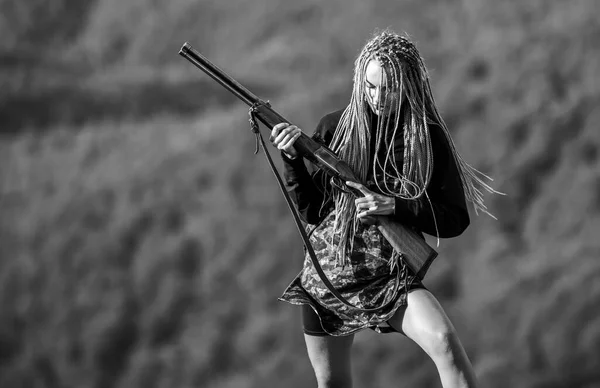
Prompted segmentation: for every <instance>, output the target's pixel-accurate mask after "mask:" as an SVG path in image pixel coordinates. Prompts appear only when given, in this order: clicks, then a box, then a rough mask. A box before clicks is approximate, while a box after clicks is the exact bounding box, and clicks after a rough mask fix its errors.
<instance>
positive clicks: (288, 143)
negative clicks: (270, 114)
mask: <svg viewBox="0 0 600 388" xmlns="http://www.w3.org/2000/svg"><path fill="white" fill-rule="evenodd" d="M301 133H302V132H300V131H297V132H294V133H292V134H289V135H288V136H286V137H284V138H283V140H281V143H280V144H279V148H280V149H282V150H284V151H285V150H287V149H289V148H290V147H292V146H293V145H294V143H295V142H296V140H297V139H298V138H299V137H300V134H301Z"/></svg>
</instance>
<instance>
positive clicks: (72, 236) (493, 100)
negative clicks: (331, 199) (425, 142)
mask: <svg viewBox="0 0 600 388" xmlns="http://www.w3.org/2000/svg"><path fill="white" fill-rule="evenodd" d="M284 4H285V5H284ZM599 14H600V3H599V2H597V1H595V0H580V1H577V2H564V1H558V0H545V1H542V0H531V1H527V2H520V1H517V0H512V1H505V2H494V1H491V0H463V1H454V2H447V1H437V0H435V1H428V2H423V1H417V0H405V1H404V0H403V1H372V2H369V3H367V2H359V1H345V2H342V1H341V0H332V1H329V2H327V4H322V3H321V2H317V1H314V0H310V1H304V2H287V3H283V2H278V1H273V0H260V1H253V2H245V1H241V0H230V1H227V2H216V1H189V0H172V1H169V2H162V3H161V2H156V1H150V0H130V1H127V2H122V1H117V0H96V1H79V2H77V3H74V2H67V1H65V0H56V1H53V2H48V1H41V0H29V1H26V2H23V1H16V0H0V36H1V37H2V39H0V85H1V86H2V87H1V88H0V255H1V257H0V305H1V306H2V312H1V313H0V387H3V388H4V387H9V388H13V387H14V388H20V387H27V388H29V387H91V388H92V387H93V388H104V387H157V388H158V387H206V388H208V387H225V388H251V387H265V386H267V387H270V386H281V387H291V388H293V387H306V386H314V384H315V383H314V378H313V377H312V370H311V368H310V364H309V361H308V358H307V356H306V352H305V349H304V341H303V337H302V334H301V324H300V319H299V318H300V313H299V310H298V309H297V308H295V307H293V306H288V305H285V304H283V303H280V302H277V300H276V299H277V297H278V296H279V295H280V293H281V292H282V291H283V289H284V288H285V287H286V286H287V284H288V283H289V282H290V281H291V280H292V278H293V277H294V276H295V275H296V273H297V272H298V271H299V270H300V267H301V261H302V257H301V256H302V255H301V252H302V249H301V244H300V241H299V237H298V236H297V231H296V230H295V227H294V225H293V223H292V219H291V217H290V215H289V213H288V210H287V208H286V206H285V203H284V201H283V198H281V195H280V193H279V190H278V188H277V186H276V184H275V181H274V179H273V176H272V174H271V172H270V171H269V170H268V166H267V165H266V163H265V161H264V157H262V156H260V155H258V156H254V155H253V154H252V152H253V150H254V139H253V136H252V134H251V133H250V132H249V128H248V122H247V113H246V112H247V111H246V110H247V107H246V106H244V105H243V103H241V102H240V101H238V100H237V99H235V98H234V97H233V96H231V95H229V94H228V93H227V92H226V91H224V90H222V89H221V88H220V87H219V86H218V85H216V83H214V82H212V81H211V80H210V79H209V78H208V77H207V76H205V75H204V74H203V73H202V72H200V71H199V70H197V69H196V68H194V67H193V66H192V65H191V64H189V63H188V62H187V61H185V60H184V59H182V58H181V57H180V56H178V55H177V52H178V50H179V48H180V47H181V45H182V44H183V43H184V42H185V41H189V42H190V43H191V44H192V45H193V46H194V47H196V48H197V49H198V50H200V51H201V52H203V53H204V54H205V55H206V56H208V57H209V58H210V59H211V61H213V62H214V63H215V64H217V65H218V66H220V67H221V68H223V69H224V70H226V71H227V72H228V73H229V74H231V75H232V76H234V77H235V78H236V79H238V80H239V81H240V82H242V83H244V84H245V85H247V86H248V88H250V89H251V90H253V91H254V92H255V93H256V94H258V95H259V96H260V97H262V98H264V99H268V100H270V101H271V102H272V103H273V105H274V107H275V108H276V109H277V110H278V111H280V112H281V113H282V114H283V115H284V116H285V117H287V118H289V119H290V120H292V121H293V122H295V123H297V124H298V125H300V126H301V127H303V128H304V129H305V130H306V131H308V132H310V131H312V128H313V127H314V126H315V124H316V123H317V121H318V119H319V118H320V117H321V116H323V115H324V114H326V113H328V112H330V111H332V110H334V109H338V108H341V107H343V106H344V105H345V104H346V103H347V101H348V98H349V91H350V88H351V75H352V62H353V60H354V57H355V56H356V55H357V54H358V52H359V50H360V48H361V46H362V44H364V42H365V41H366V40H367V39H368V37H369V36H370V35H371V33H372V32H373V31H374V30H375V29H376V28H385V27H391V28H393V29H395V30H397V31H407V32H409V33H410V35H411V36H412V37H413V38H414V39H415V41H416V42H417V45H418V47H419V49H420V51H421V53H422V54H423V56H424V57H425V60H426V63H427V65H428V67H429V69H430V73H431V76H432V82H433V85H432V86H433V88H434V93H435V97H436V100H437V101H438V104H439V106H440V109H441V111H442V115H443V117H444V118H445V120H446V121H447V123H448V125H449V127H450V128H451V130H452V131H453V134H454V136H455V141H456V142H457V144H458V148H459V150H460V151H461V152H462V154H463V156H464V158H465V159H466V160H468V161H469V162H470V163H471V164H472V165H474V166H475V167H477V168H478V169H480V170H482V171H484V172H485V173H487V174H489V175H491V176H493V177H494V178H495V182H494V184H495V187H496V188H498V189H499V190H500V191H503V192H505V193H507V195H506V196H504V197H501V196H496V197H489V198H488V207H489V209H490V210H491V212H492V213H494V214H495V215H497V217H498V220H497V221H495V220H493V219H491V218H489V217H487V216H480V217H476V216H475V215H474V214H473V217H472V226H471V228H470V229H469V230H468V231H467V232H466V233H465V234H464V235H463V236H462V237H460V238H457V239H452V240H443V241H442V242H441V245H440V247H439V249H438V250H439V251H440V258H439V259H438V260H437V261H436V262H435V263H434V265H433V267H432V269H431V271H430V273H429V274H428V278H427V279H426V280H427V282H426V284H427V286H428V287H429V288H430V289H431V290H432V291H433V292H434V293H435V294H436V296H437V297H438V298H439V299H440V301H441V303H442V304H443V306H444V307H445V308H446V310H447V312H448V314H449V315H450V316H451V318H452V319H453V321H454V323H455V326H456V327H457V330H458V331H459V334H460V335H461V338H462V340H463V342H464V344H465V346H466V347H467V350H468V352H469V355H470V357H471V359H472V361H473V363H474V366H475V368H476V371H477V373H478V376H479V378H480V381H481V386H485V387H506V386H513V387H528V388H546V387H550V388H562V387H565V388H567V387H568V388H572V387H582V388H592V387H600V372H598V368H597V365H598V364H600V352H599V349H600V310H598V308H597V306H598V305H599V303H600V260H599V257H600V240H599V239H598V231H599V230H600V217H599V215H600V161H599V157H598V153H599V150H600V131H599V130H598V122H600V108H599V106H600V77H599V76H598V74H600V47H598V44H597V42H598V41H600V19H599V18H598V15H599ZM355 344H356V345H355V351H354V365H355V385H356V386H357V387H363V386H369V387H387V386H398V385H403V386H404V385H405V386H413V387H437V386H439V382H438V378H437V374H436V372H435V368H434V366H433V364H432V363H431V361H429V359H428V358H427V357H426V356H425V355H424V354H423V353H422V352H421V351H420V350H419V349H418V348H417V347H416V346H415V345H413V344H412V343H411V342H410V341H408V340H407V339H405V338H403V337H400V336H393V337H384V336H379V335H376V334H375V333H372V332H364V333H362V334H361V335H359V336H357V339H356V341H355ZM374 371H375V373H374Z"/></svg>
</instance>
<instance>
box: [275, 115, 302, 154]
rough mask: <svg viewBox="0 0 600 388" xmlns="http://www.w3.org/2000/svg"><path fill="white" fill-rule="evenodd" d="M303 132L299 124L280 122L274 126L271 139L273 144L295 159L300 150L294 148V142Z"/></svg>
mask: <svg viewBox="0 0 600 388" xmlns="http://www.w3.org/2000/svg"><path fill="white" fill-rule="evenodd" d="M301 134H302V130H301V129H300V128H298V127H297V126H295V125H290V124H288V123H279V124H277V125H276V126H274V127H273V130H272V131H271V136H270V137H269V140H270V141H271V143H272V144H273V146H275V147H277V148H278V149H280V150H281V151H283V152H285V153H286V154H287V155H288V156H289V157H290V159H294V158H296V157H297V156H298V152H297V151H296V149H295V148H294V143H295V142H296V139H298V138H299V137H300V135H301Z"/></svg>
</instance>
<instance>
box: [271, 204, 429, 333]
mask: <svg viewBox="0 0 600 388" xmlns="http://www.w3.org/2000/svg"><path fill="white" fill-rule="evenodd" d="M333 223H334V214H333V212H332V213H330V214H329V215H328V216H327V217H326V218H325V219H324V220H323V222H322V223H321V224H320V225H319V226H318V227H316V228H315V229H314V231H313V232H312V234H311V238H310V240H311V244H312V246H313V249H314V251H315V254H316V256H317V258H318V260H319V264H320V265H321V267H322V268H323V272H325V274H326V275H327V278H328V279H329V281H330V282H331V283H332V284H333V286H334V287H335V288H336V290H337V291H339V292H340V293H341V294H342V295H343V296H344V297H345V298H346V300H348V301H349V302H350V303H351V304H353V305H354V306H357V307H360V308H373V307H379V306H386V307H385V308H383V309H381V310H379V311H377V312H363V311H360V310H358V309H353V308H352V307H349V306H347V305H345V304H343V303H342V302H340V301H339V300H338V299H337V298H336V297H335V296H334V295H333V294H332V293H331V292H330V291H329V289H328V288H327V287H326V286H325V284H324V283H323V281H322V280H321V278H320V277H319V275H318V274H317V272H316V270H315V267H314V265H313V263H312V261H311V260H310V256H309V255H308V253H306V255H305V258H304V266H303V269H302V271H300V273H299V274H298V276H296V278H295V279H294V280H293V281H292V283H291V284H290V285H289V286H288V287H287V289H286V290H285V291H284V293H283V295H282V296H281V297H280V298H279V300H281V301H285V302H289V303H292V304H297V305H301V304H308V305H310V306H311V307H312V309H313V310H314V311H315V313H316V314H317V315H318V316H319V319H320V321H321V326H322V327H323V330H324V331H326V332H327V333H329V334H331V335H334V336H339V335H348V334H352V333H354V332H356V331H359V330H362V329H366V328H372V329H374V330H375V331H377V332H380V333H382V332H388V331H390V329H389V326H387V324H386V321H387V320H388V319H390V318H391V317H392V315H394V313H395V312H396V310H397V309H398V308H399V307H400V306H402V305H405V304H406V295H407V293H408V290H410V289H413V288H419V287H420V288H422V287H423V285H422V284H421V282H420V280H419V279H418V278H416V277H415V276H414V275H413V274H412V273H411V272H410V270H409V269H408V268H407V267H406V265H404V263H403V262H402V260H400V258H399V257H398V256H397V255H396V254H394V252H393V250H392V247H391V246H390V244H389V243H388V242H387V240H386V239H385V238H384V237H383V236H382V235H381V233H379V231H378V229H377V227H376V226H374V225H371V226H368V225H362V224H359V227H358V228H359V229H358V231H357V233H356V234H355V236H354V245H353V251H352V254H351V256H350V260H349V261H350V263H349V264H346V265H344V266H341V265H339V264H337V263H336V259H335V249H336V246H337V238H333Z"/></svg>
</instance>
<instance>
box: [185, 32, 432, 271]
mask: <svg viewBox="0 0 600 388" xmlns="http://www.w3.org/2000/svg"><path fill="white" fill-rule="evenodd" d="M179 54H180V55H181V56H183V57H184V58H185V59H187V60H188V61H190V62H191V63H192V64H193V65H195V66H196V67H198V68H199V69H200V70H202V71H204V72H205V73H206V74H208V75H209V76H210V77H211V78H212V79H214V80H215V81H217V82H218V83H219V84H221V85H222V86H223V87H224V88H225V89H227V90H229V91H230V92H231V93H233V94H234V95H235V96H236V97H238V98H239V99H240V100H242V101H243V102H245V103H246V104H247V105H249V106H250V107H251V112H252V113H253V114H254V116H255V117H256V118H258V120H259V121H260V122H262V123H263V124H264V125H266V126H267V127H268V128H269V129H272V128H273V127H274V126H275V125H277V124H279V123H284V122H285V123H289V122H290V121H289V120H286V119H285V118H284V117H283V116H281V115H280V114H279V113H277V112H276V111H275V110H274V109H273V108H272V107H271V104H270V103H269V102H265V101H263V100H261V99H259V98H258V97H257V96H256V95H254V94H253V93H252V92H250V91H249V90H248V89H246V88H245V87H244V86H242V85H241V84H240V83H239V82H237V81H236V80H234V79H233V78H231V77H230V76H229V75H227V74H226V73H225V72H224V71H223V70H221V69H219V68H218V67H217V66H215V65H214V64H212V63H211V62H210V61H209V60H208V59H207V58H206V57H204V56H203V55H202V54H200V53H199V52H198V51H196V50H195V49H194V48H193V47H192V46H191V45H190V44H189V43H187V42H186V43H184V45H183V46H182V47H181V49H180V50H179ZM294 148H295V149H296V151H297V152H298V154H299V155H301V156H302V157H304V158H305V159H307V160H308V161H309V162H311V163H313V164H314V165H315V166H316V167H318V168H321V169H323V170H324V171H325V172H326V173H327V174H328V175H329V176H331V177H332V178H333V179H335V180H336V181H337V182H341V184H342V185H344V186H345V183H344V182H346V181H353V182H358V183H362V182H360V181H359V179H358V178H357V177H356V175H355V174H354V172H353V171H352V170H351V168H350V166H348V164H347V163H345V162H344V161H342V160H340V159H338V157H337V155H336V154H335V153H334V152H333V151H332V150H331V149H329V148H327V147H325V146H324V145H322V144H320V143H318V142H317V141H315V140H313V139H311V138H310V137H309V136H307V135H305V134H304V133H302V134H301V135H300V137H299V138H298V139H296V142H295V143H294ZM276 176H277V177H278V175H277V174H276ZM278 178H279V177H278ZM346 187H347V189H348V191H352V192H353V193H354V194H355V195H357V196H361V195H362V193H360V192H358V191H357V190H355V189H353V188H350V187H348V186H346ZM284 194H286V193H284ZM286 199H287V198H286ZM292 213H293V211H292ZM294 215H295V214H294ZM373 218H374V219H375V224H376V225H377V228H378V229H379V231H380V232H381V234H382V235H383V236H384V237H385V238H386V239H387V240H388V241H389V243H390V245H391V246H392V247H393V248H394V250H395V251H396V252H398V253H400V254H401V258H402V259H403V260H404V262H405V263H406V264H407V265H408V267H409V268H410V269H411V270H412V272H413V273H414V274H415V275H417V276H418V277H419V278H420V279H422V278H423V277H424V276H425V273H426V272H427V270H428V269H429V266H430V265H431V263H432V261H433V260H434V259H435V258H436V257H437V252H436V251H435V250H434V249H433V248H431V247H430V246H429V245H427V242H426V241H425V239H424V237H423V236H421V235H419V234H417V233H416V232H415V231H413V230H412V229H410V228H408V227H406V226H404V225H402V224H401V223H399V222H397V221H394V220H392V219H391V218H390V217H389V216H373ZM301 233H302V230H301ZM306 243H308V241H306Z"/></svg>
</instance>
